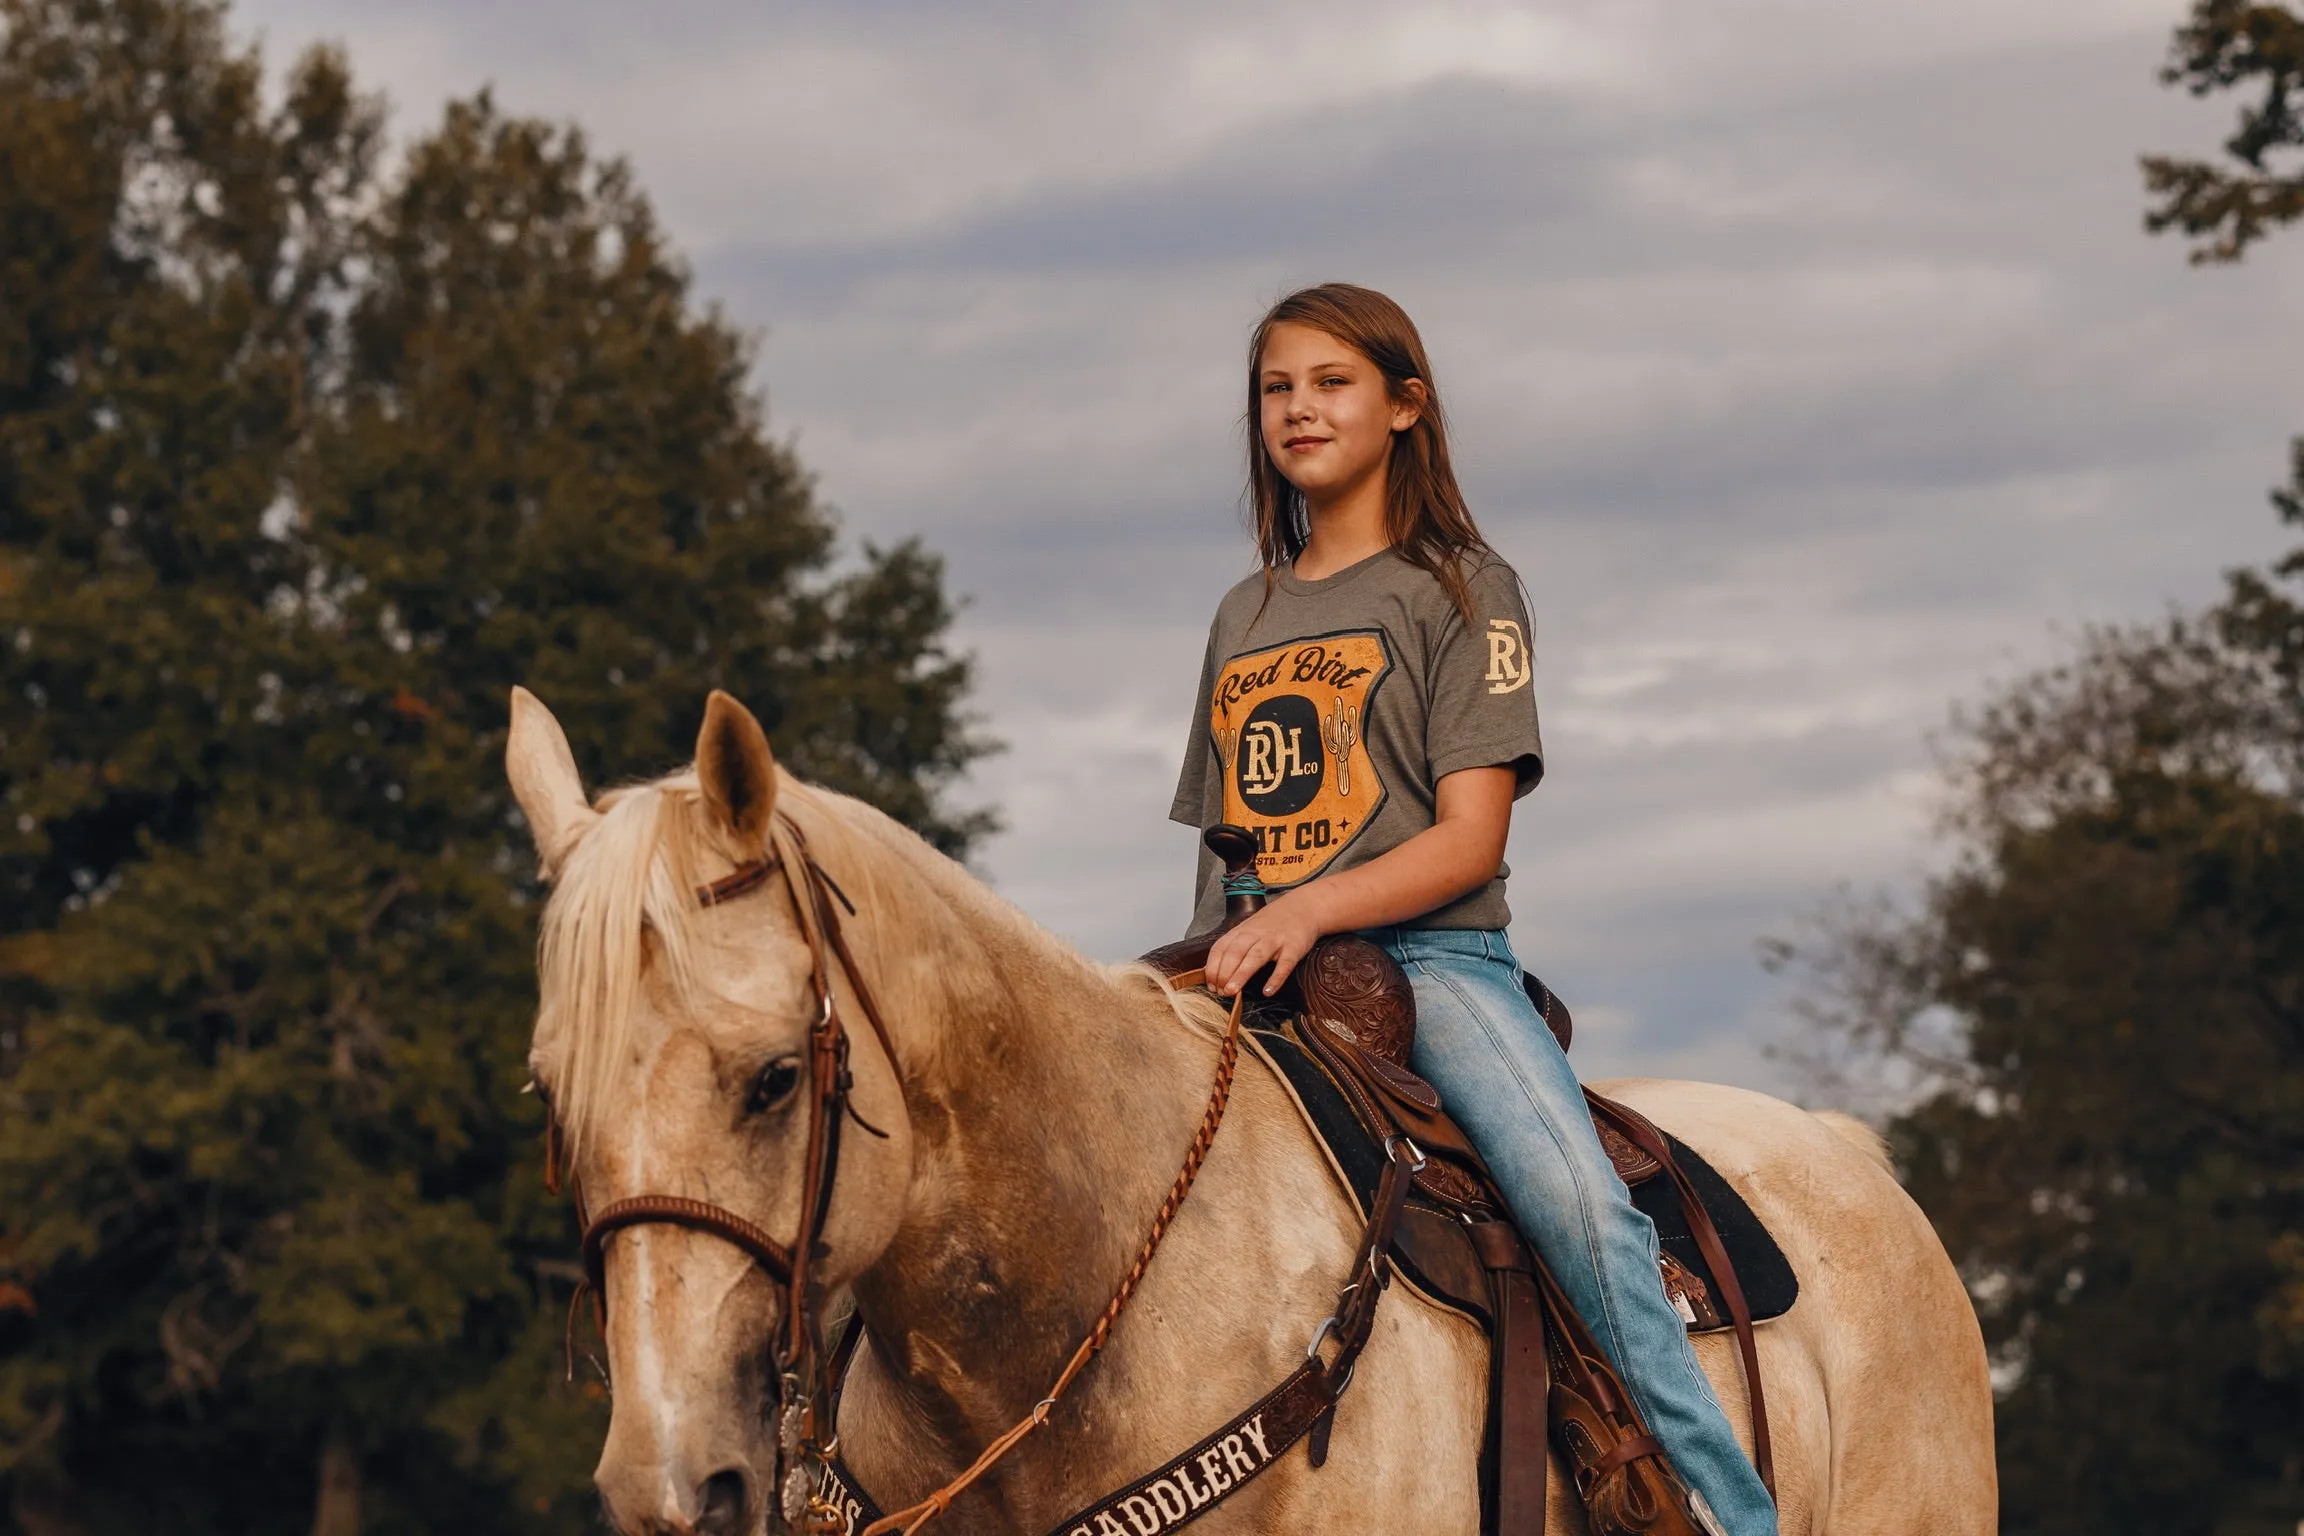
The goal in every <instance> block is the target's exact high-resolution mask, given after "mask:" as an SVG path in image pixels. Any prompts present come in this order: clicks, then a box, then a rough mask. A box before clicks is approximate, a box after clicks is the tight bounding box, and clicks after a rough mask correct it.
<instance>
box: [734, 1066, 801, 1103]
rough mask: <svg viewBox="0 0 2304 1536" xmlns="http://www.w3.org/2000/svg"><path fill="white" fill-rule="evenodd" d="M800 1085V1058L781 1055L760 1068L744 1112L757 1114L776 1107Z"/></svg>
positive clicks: (746, 1100)
mask: <svg viewBox="0 0 2304 1536" xmlns="http://www.w3.org/2000/svg"><path fill="white" fill-rule="evenodd" d="M799 1086H800V1058H799V1057H797V1056H779V1057H777V1058H776V1059H775V1060H774V1061H772V1062H770V1063H768V1065H767V1066H765V1067H763V1068H761V1069H760V1075H759V1076H758V1077H756V1078H754V1079H753V1080H752V1092H751V1094H750V1095H749V1096H748V1097H747V1098H746V1099H745V1100H744V1112H745V1113H746V1114H751V1115H757V1114H761V1113H764V1112H765V1111H767V1110H771V1109H774V1108H775V1107H776V1106H777V1105H779V1104H782V1103H783V1102H784V1101H785V1100H786V1099H789V1098H791V1097H792V1094H793V1091H794V1090H795V1089H797V1088H798V1087H799Z"/></svg>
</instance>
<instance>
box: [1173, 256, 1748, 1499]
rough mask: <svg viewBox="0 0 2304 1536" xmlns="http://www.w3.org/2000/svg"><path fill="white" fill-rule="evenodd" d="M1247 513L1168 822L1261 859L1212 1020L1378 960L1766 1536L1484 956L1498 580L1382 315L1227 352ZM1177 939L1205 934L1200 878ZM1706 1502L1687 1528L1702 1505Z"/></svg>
mask: <svg viewBox="0 0 2304 1536" xmlns="http://www.w3.org/2000/svg"><path fill="white" fill-rule="evenodd" d="M1248 367H1249V377H1248V395H1249V406H1248V419H1249V425H1250V429H1251V430H1250V431H1249V434H1248V487H1249V494H1250V497H1251V500H1252V502H1253V505H1254V508H1255V518H1256V542H1257V549H1258V552H1259V554H1260V555H1261V556H1262V557H1263V558H1262V565H1263V569H1262V570H1261V571H1260V572H1258V573H1257V574H1255V575H1252V576H1250V577H1248V578H1247V579H1246V580H1244V581H1242V582H1241V583H1240V584H1239V585H1237V586H1235V587H1234V588H1233V589H1232V590H1231V591H1230V592H1228V593H1226V594H1225V596H1224V600H1223V602H1222V603H1220V604H1219V605H1218V606H1217V609H1216V620H1215V623H1214V624H1213V625H1212V626H1211V627H1210V630H1209V635H1208V653H1207V660H1206V662H1205V664H1204V665H1203V668H1202V670H1201V675H1200V697H1199V704H1198V707H1197V709H1196V712H1195V714H1194V716H1193V723H1192V737H1191V742H1190V745H1189V747H1188V748H1187V750H1186V752H1185V757H1184V770H1183V774H1182V777H1181V779H1180V780H1179V782H1178V784H1177V787H1176V802H1175V805H1174V806H1173V807H1172V808H1171V809H1170V812H1169V814H1170V815H1171V816H1172V817H1173V818H1174V819H1175V820H1177V821H1180V822H1183V823H1185V824H1186V825H1187V826H1192V827H1205V826H1209V825H1211V824H1213V823H1215V822H1219V821H1228V822H1233V823H1236V824H1237V825H1240V826H1243V827H1246V828H1248V829H1249V830H1250V831H1251V832H1253V833H1254V834H1255V835H1256V837H1257V841H1258V849H1259V852H1258V856H1257V871H1258V874H1259V875H1260V876H1261V877H1262V879H1263V881H1264V883H1265V885H1266V886H1267V887H1268V888H1269V889H1270V890H1272V891H1273V892H1275V893H1276V894H1275V895H1274V896H1273V898H1272V900H1271V901H1270V902H1269V904H1267V905H1266V906H1265V907H1264V909H1263V910H1262V911H1260V912H1258V913H1257V914H1256V915H1255V916H1253V917H1251V918H1250V919H1249V920H1248V921H1246V922H1244V923H1242V924H1240V925H1239V926H1238V927H1236V928H1234V929H1232V930H1231V931H1230V932H1229V933H1226V934H1224V935H1223V936H1222V937H1221V938H1219V939H1218V940H1217V942H1216V944H1215V946H1214V947H1213V948H1212V949H1211V951H1210V952H1209V956H1208V977H1209V980H1210V982H1211V983H1212V984H1213V985H1214V986H1215V987H1216V988H1217V989H1218V990H1219V991H1220V992H1222V993H1224V994H1226V995H1231V994H1233V993H1237V992H1238V991H1239V990H1240V988H1241V987H1243V986H1245V985H1246V984H1247V983H1248V981H1249V979H1250V978H1251V977H1253V976H1254V975H1255V974H1256V973H1257V972H1258V971H1259V970H1261V969H1263V968H1264V967H1265V966H1266V965H1269V966H1271V967H1272V979H1271V981H1270V982H1269V983H1268V984H1267V986H1266V991H1267V992H1269V991H1272V990H1274V989H1276V988H1277V987H1278V986H1279V984H1280V982H1281V981H1282V980H1283V979H1284V978H1285V977H1286V976H1287V975H1288V973H1289V971H1290V970H1291V969H1293V968H1294V966H1295V965H1296V963H1297V962H1298V961H1299V960H1301V959H1302V958H1303V957H1304V955H1305V952H1306V951H1308V950H1309V949H1310V948H1311V947H1312V945H1313V943H1314V942H1315V941H1316V940H1318V939H1319V938H1320V937H1321V936H1322V935H1323V934H1330V933H1337V932H1342V931H1347V930H1354V931H1359V932H1361V933H1363V934H1364V935H1365V936H1366V937H1368V938H1370V939H1373V940H1375V941H1376V942H1378V943H1380V944H1382V945H1383V946H1384V947H1385V948H1386V949H1387V950H1389V951H1390V952H1391V954H1392V956H1393V957H1394V958H1395V959H1397V960H1398V961H1399V962H1400V963H1401V965H1402V966H1403V967H1404V968H1405V969H1406V971H1407V973H1408V976H1409V979H1410V981H1411V982H1412V983H1413V984H1414V986H1415V990H1416V1010H1417V1030H1416V1050H1415V1067H1416V1070H1417V1071H1418V1072H1419V1073H1421V1074H1422V1075H1423V1076H1424V1077H1425V1078H1426V1079H1427V1080H1429V1081H1430V1082H1431V1083H1432V1084H1433V1086H1435V1087H1436V1088H1438V1089H1439V1090H1440V1092H1441V1094H1442V1095H1443V1096H1444V1097H1445V1099H1446V1100H1447V1103H1448V1107H1449V1108H1450V1109H1451V1110H1452V1111H1453V1112H1454V1113H1455V1115H1456V1117H1457V1119H1458V1120H1459V1121H1460V1122H1461V1123H1462V1124H1463V1126H1464V1128H1465V1130H1466V1131H1467V1132H1469V1133H1470V1134H1471V1136H1472V1138H1473V1140H1474V1141H1475V1142H1477V1143H1478V1144H1479V1146H1480V1149H1481V1152H1482V1154H1483V1155H1484V1156H1485V1157H1486V1158H1487V1160H1488V1164H1489V1166H1490V1167H1491V1168H1492V1169H1493V1170H1494V1172H1495V1174H1496V1176H1497V1178H1498V1180H1499V1181H1500V1182H1501V1183H1502V1184H1503V1186H1504V1189H1505V1190H1506V1192H1507V1195H1508V1197H1509V1198H1510V1200H1511V1203H1512V1211H1513V1214H1514V1215H1515V1216H1516V1217H1517V1218H1518V1219H1519V1222H1520V1226H1521V1229H1522V1230H1523V1231H1524V1232H1526V1233H1527V1234H1528V1236H1529V1238H1530V1240H1531V1241H1533V1242H1534V1243H1535V1244H1536V1246H1537V1248H1538V1250H1539V1251H1540V1252H1541V1253H1542V1254H1543V1256H1544V1260H1545V1262H1546V1263H1547V1264H1549V1265H1550V1266H1551V1268H1552V1271H1553V1273H1554V1274H1555V1275H1557V1276H1558V1277H1559V1280H1560V1283H1561V1285H1562V1287H1563V1288H1564V1289H1565V1290H1566V1291H1567V1292H1568V1295H1569V1297H1570V1298H1571V1299H1572V1300H1573V1301H1574V1302H1575V1304H1576V1306H1577V1308H1578V1309H1579V1310H1580V1311H1581V1312H1582V1313H1583V1314H1584V1317H1585V1320H1586V1321H1587V1322H1588V1323H1590V1325H1591V1326H1592V1329H1593V1331H1594V1333H1596V1334H1597V1335H1598V1336H1599V1338H1600V1341H1601V1343H1602V1345H1603V1346H1604V1347H1605V1348H1606V1349H1607V1351H1608V1353H1609V1356H1610V1358H1611V1359H1612V1360H1613V1361H1614V1363H1615V1365H1616V1368H1617V1370H1618V1371H1619V1372H1621V1373H1622V1375H1623V1377H1624V1379H1625V1381H1626V1383H1627V1384H1628V1386H1629V1387H1630V1389H1631V1391H1632V1394H1633V1396H1634V1397H1635V1398H1636V1399H1637V1401H1638V1403H1639V1407H1640V1410H1641V1412H1642V1413H1643V1414H1644V1415H1645V1416H1646V1418H1647V1420H1648V1423H1649V1426H1650V1428H1651V1429H1652V1430H1653V1432H1654V1433H1655V1434H1656V1436H1657V1438H1658V1439H1659V1440H1661V1441H1662V1442H1663V1444H1664V1447H1665V1450H1666V1453H1667V1454H1668V1455H1669V1456H1670V1458H1671V1460H1672V1463H1673V1465H1674V1466H1675V1467H1676V1468H1677V1469H1678V1470H1679V1472H1680V1475H1681V1477H1682V1478H1683V1479H1684V1480H1685V1481H1686V1482H1687V1483H1688V1484H1689V1486H1690V1488H1691V1489H1692V1490H1693V1492H1692V1495H1691V1497H1692V1500H1693V1501H1694V1502H1695V1503H1696V1505H1697V1506H1698V1507H1697V1509H1696V1511H1695V1513H1696V1515H1697V1519H1698V1521H1699V1523H1701V1524H1704V1525H1707V1526H1711V1527H1712V1528H1714V1529H1716V1530H1722V1531H1724V1532H1726V1533H1727V1536H1772V1533H1773V1532H1774V1531H1775V1529H1776V1512H1775V1507H1774V1505H1773V1504H1772V1503H1771V1502H1770V1501H1769V1498H1768V1494H1767V1491H1766V1490H1765V1489H1764V1488H1763V1487H1762V1486H1761V1483H1760V1479H1759V1476H1758V1474H1757V1473H1755V1472H1754V1470H1753V1468H1752V1464H1751V1463H1750V1462H1749V1461H1747V1460H1746V1459H1745V1456H1744V1453H1743V1451H1742V1449H1741V1448H1740V1447H1739V1446H1738V1445H1737V1443H1736V1437H1735V1433H1734V1431H1732V1430H1731V1429H1730V1428H1729V1427H1728V1421H1727V1418H1726V1417H1725V1416H1724V1415H1723V1414H1722V1412H1721V1410H1720V1405H1719V1403H1718V1402H1717V1401H1716V1400H1715V1399H1714V1398H1713V1396H1712V1390H1711V1387H1710V1385H1709V1384H1708V1383H1707V1382H1706V1381H1705V1379H1704V1375H1703V1372H1702V1371H1700V1370H1699V1369H1698V1368H1697V1365H1696V1356H1695V1352H1694V1351H1693V1350H1692V1349H1690V1348H1689V1345H1688V1336H1687V1332H1686V1330H1685V1328H1684V1327H1683V1326H1682V1324H1681V1320H1680V1317H1679V1315H1678V1314H1677V1313H1676V1312H1675V1311H1674V1310H1673V1308H1672V1306H1671V1304H1670V1302H1668V1301H1667V1300H1666V1299H1665V1295H1664V1289H1663V1286H1662V1283H1661V1282H1660V1281H1659V1279H1658V1277H1657V1269H1656V1232H1655V1228H1654V1227H1653V1226H1652V1225H1651V1224H1650V1223H1649V1220H1648V1218H1647V1217H1646V1216H1644V1215H1643V1214H1641V1212H1640V1211H1639V1210H1638V1209H1637V1208H1635V1207H1634V1206H1633V1204H1632V1203H1631V1200H1630V1198H1629V1197H1628V1196H1627V1195H1626V1194H1625V1191H1624V1186H1623V1185H1622V1184H1621V1183H1620V1182H1619V1181H1618V1180H1617V1178H1616V1176H1615V1174H1614V1172H1613V1171H1612V1170H1611V1169H1610V1168H1609V1165H1608V1158H1607V1154H1606V1153H1604V1152H1603V1151H1602V1150H1601V1147H1600V1141H1599V1138H1598V1136H1597V1135H1595V1134H1594V1132H1593V1129H1592V1122H1591V1119H1590V1117H1589V1115H1588V1114H1587V1112H1586V1110H1585V1107H1584V1101H1583V1098H1582V1096H1581V1092H1580V1090H1579V1089H1578V1087H1577V1083H1576V1075H1575V1073H1574V1072H1573V1071H1572V1070H1571V1069H1570V1067H1569V1065H1568V1058H1567V1056H1566V1055H1565V1054H1564V1053H1563V1052H1562V1051H1561V1049H1560V1047H1559V1046H1558V1045H1557V1044H1555V1043H1554V1041H1553V1039H1552V1034H1551V1031H1550V1030H1548V1029H1546V1028H1545V1027H1544V1023H1543V1021H1542V1020H1541V1019H1540V1018H1539V1017H1538V1016H1537V1013H1536V1010H1535V1007H1534V1005H1532V1004H1531V1003H1530V1002H1529V1000H1528V996H1527V994H1526V993H1525V992H1524V991H1523V990H1522V989H1521V979H1520V965H1519V962H1518V961H1517V960H1516V959H1514V958H1513V954H1512V948H1511V945H1510V944H1509V943H1507V942H1506V940H1505V937H1504V928H1505V925H1506V924H1507V923H1508V922H1509V921H1510V918H1511V914H1510V912H1509V911H1508V910H1507V909H1506V907H1505V903H1504V882H1505V877H1506V874H1507V873H1508V872H1507V871H1506V869H1505V868H1504V863H1503V858H1504V839H1505V834H1506V832H1507V831H1508V830H1509V829H1510V826H1511V820H1512V802H1513V801H1514V800H1516V799H1518V798H1519V797H1520V796H1521V795H1524V794H1526V793H1527V792H1528V791H1529V790H1531V789H1533V788H1534V787H1535V786H1536V781H1537V780H1538V778H1540V777H1541V776H1542V774H1543V771H1544V758H1543V745H1542V743H1541V742H1540V741H1539V740H1538V737H1537V732H1536V704H1535V699H1534V694H1533V690H1532V689H1531V688H1530V686H1529V680H1530V675H1531V672H1532V664H1531V657H1530V654H1529V645H1528V630H1529V624H1528V615H1527V610H1526V608H1525V607H1524V606H1523V604H1522V601H1521V588H1520V583H1519V580H1518V578H1517V577H1516V576H1514V574H1513V572H1512V569H1511V567H1509V566H1507V565H1506V564H1505V563H1504V562H1503V561H1502V560H1500V559H1498V558H1497V556H1496V554H1495V552H1494V551H1492V550H1491V549H1489V547H1488V545H1487V543H1486V541H1484V540H1483V539H1482V538H1481V536H1480V530H1479V529H1478V528H1477V527H1475V526H1474V525H1473V522H1472V515H1471V513H1470V512H1469V511H1468V510H1467V509H1466V507H1465V505H1464V497H1463V493H1462V492H1461V491H1459V490H1458V489H1457V487H1456V477H1455V473H1454V471H1453V470H1452V469H1451V468H1450V467H1449V462H1448V439H1447V433H1446V430H1445V427H1444V425H1443V423H1442V419H1441V414H1440V399H1439V395H1438V394H1437V392H1436V391H1435V390H1434V387H1433V383H1432V369H1431V366H1430V364H1429V363H1427V362H1426V360H1425V356H1424V344H1423V341H1422V340H1421V339H1420V338H1419V337H1418V336H1417V334H1416V327H1415V325H1414V324H1413V323H1411V322H1410V320H1409V319H1408V316H1407V315H1406V314H1405V313H1404V312H1402V310H1401V309H1400V307H1399V306H1398V305H1397V304H1395V303H1393V302H1392V301H1391V300H1390V299H1387V298H1385V297H1384V296H1383V295H1382V294H1379V293H1374V292H1371V291H1370V290H1368V289H1366V288H1358V287H1354V286H1352V285H1350V284H1347V283H1329V284H1324V285H1323V286H1321V287H1318V288H1307V289H1305V290H1304V291H1302V292H1301V293H1295V294H1291V295H1290V296H1289V297H1287V298H1285V299H1283V300H1281V301H1280V302H1279V303H1278V304H1276V305H1274V306H1273V308H1272V310H1271V312H1270V313H1269V314H1267V315H1266V316H1265V317H1264V319H1263V322H1262V323H1261V324H1259V325H1258V326H1257V327H1256V334H1255V338H1254V340H1253V341H1252V342H1251V343H1250V346H1249V351H1248ZM1200 873H1201V879H1200V896H1199V906H1198V912H1197V915H1196V919H1195V922H1194V928H1195V930H1196V931H1204V930H1206V929H1208V928H1211V927H1214V926H1215V925H1216V923H1217V922H1218V921H1219V920H1220V919H1221V918H1222V916H1223V910H1224V897H1223V890H1222V886H1221V881H1220V878H1219V877H1220V875H1221V870H1220V868H1219V866H1218V865H1217V862H1216V860H1215V859H1214V858H1213V856H1210V855H1203V857H1202V867H1201V872H1200ZM1707 1506H1708V1507H1707Z"/></svg>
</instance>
